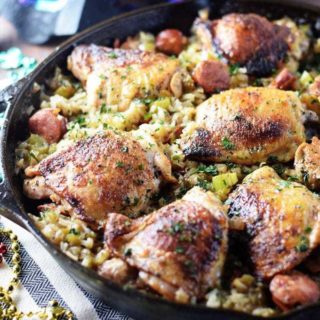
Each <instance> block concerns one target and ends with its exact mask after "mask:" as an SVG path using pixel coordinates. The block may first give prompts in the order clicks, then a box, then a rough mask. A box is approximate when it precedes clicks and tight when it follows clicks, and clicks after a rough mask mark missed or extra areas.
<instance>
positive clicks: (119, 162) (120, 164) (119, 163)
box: [116, 161, 124, 168]
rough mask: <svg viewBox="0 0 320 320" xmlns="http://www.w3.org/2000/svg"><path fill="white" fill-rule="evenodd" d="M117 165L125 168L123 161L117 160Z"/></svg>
mask: <svg viewBox="0 0 320 320" xmlns="http://www.w3.org/2000/svg"><path fill="white" fill-rule="evenodd" d="M116 167H117V168H123V167H124V163H123V162H122V161H117V162H116Z"/></svg>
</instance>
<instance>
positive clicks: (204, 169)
mask: <svg viewBox="0 0 320 320" xmlns="http://www.w3.org/2000/svg"><path fill="white" fill-rule="evenodd" d="M195 173H207V174H210V175H211V176H216V175H217V174H218V173H219V171H218V169H217V167H216V166H215V165H213V164H212V165H209V166H206V165H204V164H200V165H199V166H198V167H197V169H196V170H195V171H194V172H193V174H195Z"/></svg>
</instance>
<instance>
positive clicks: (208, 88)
mask: <svg viewBox="0 0 320 320" xmlns="http://www.w3.org/2000/svg"><path fill="white" fill-rule="evenodd" d="M193 79H194V81H195V82H196V83H197V84H198V85H199V86H201V87H202V88H203V90H204V91H205V92H206V93H213V92H215V91H217V90H225V89H228V88H229V86H230V76H229V70H228V67H227V66H226V65H225V64H224V63H222V62H220V61H209V60H206V61H201V62H200V63H198V64H197V66H196V68H195V69H194V71H193Z"/></svg>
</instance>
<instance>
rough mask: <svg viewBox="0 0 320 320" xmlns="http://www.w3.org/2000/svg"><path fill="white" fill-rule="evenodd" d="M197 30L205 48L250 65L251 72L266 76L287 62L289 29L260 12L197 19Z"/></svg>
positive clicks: (239, 62) (230, 60) (195, 25)
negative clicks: (204, 19) (208, 19)
mask: <svg viewBox="0 0 320 320" xmlns="http://www.w3.org/2000/svg"><path fill="white" fill-rule="evenodd" d="M193 30H194V32H195V33H196V35H197V36H198V37H199V39H200V41H201V42H202V43H203V45H204V46H205V48H207V49H209V50H212V49H213V50H216V51H217V53H219V54H222V56H223V57H224V58H226V59H227V60H228V61H229V63H231V64H234V63H238V64H240V65H243V66H246V68H247V72H248V74H252V75H257V76H266V75H269V74H271V72H272V71H273V70H274V69H275V68H277V67H278V65H279V64H280V63H281V62H283V60H284V58H285V56H286V53H287V51H288V49H289V47H288V44H287V42H286V39H287V38H288V35H289V30H288V29H287V28H286V27H282V26H277V25H274V24H272V23H271V22H270V21H268V20H267V19H266V18H264V17H262V16H259V15H257V14H252V13H249V14H241V13H232V14H228V15H225V16H223V17H222V18H221V19H218V20H214V21H203V20H201V19H198V20H196V22H195V24H194V27H193Z"/></svg>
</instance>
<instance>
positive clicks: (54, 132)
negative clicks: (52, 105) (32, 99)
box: [29, 108, 67, 143]
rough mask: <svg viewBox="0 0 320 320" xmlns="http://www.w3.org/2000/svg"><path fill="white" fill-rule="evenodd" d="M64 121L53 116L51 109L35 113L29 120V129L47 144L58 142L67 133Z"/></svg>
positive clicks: (60, 117) (61, 117)
mask: <svg viewBox="0 0 320 320" xmlns="http://www.w3.org/2000/svg"><path fill="white" fill-rule="evenodd" d="M66 122H67V121H66V119H65V118H64V117H63V116H61V115H57V114H55V112H54V110H53V109H49V108H47V109H42V110H39V111H37V112H36V113H35V114H34V115H33V116H32V117H31V118H30V119H29V129H30V131H31V132H32V133H35V134H38V135H39V136H42V137H43V138H44V139H46V140H47V142H48V143H55V142H58V141H59V140H60V139H61V138H62V136H63V135H64V134H65V133H66V132H67V127H66Z"/></svg>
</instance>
